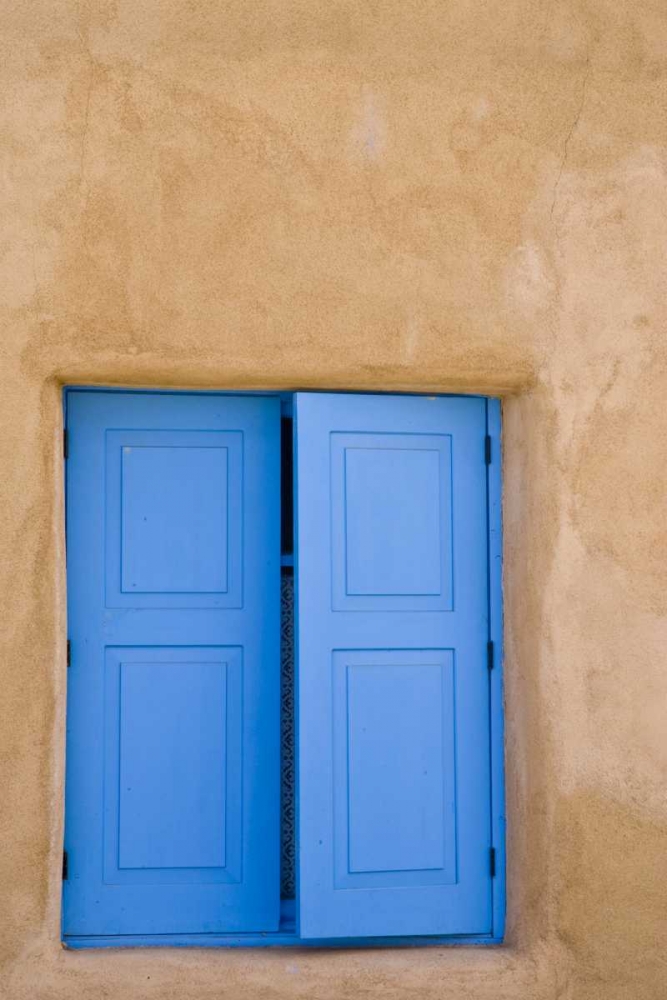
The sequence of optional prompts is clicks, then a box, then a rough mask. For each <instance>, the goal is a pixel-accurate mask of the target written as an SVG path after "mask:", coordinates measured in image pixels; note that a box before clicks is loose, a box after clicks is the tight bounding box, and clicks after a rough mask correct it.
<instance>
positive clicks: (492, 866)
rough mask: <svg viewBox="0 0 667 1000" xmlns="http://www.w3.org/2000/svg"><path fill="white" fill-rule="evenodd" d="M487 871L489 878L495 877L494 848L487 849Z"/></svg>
mask: <svg viewBox="0 0 667 1000" xmlns="http://www.w3.org/2000/svg"><path fill="white" fill-rule="evenodd" d="M489 871H490V872H491V878H495V877H496V849H495V847H490V848H489Z"/></svg>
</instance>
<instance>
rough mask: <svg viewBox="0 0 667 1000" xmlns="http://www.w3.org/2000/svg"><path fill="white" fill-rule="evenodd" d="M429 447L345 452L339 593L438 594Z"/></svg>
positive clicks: (437, 510)
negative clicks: (343, 538) (342, 560)
mask: <svg viewBox="0 0 667 1000" xmlns="http://www.w3.org/2000/svg"><path fill="white" fill-rule="evenodd" d="M441 510H442V501H441V499H440V463H439V455H438V452H437V451H429V450H426V449H424V450H417V449H414V448H413V449H408V448H346V449H345V522H346V526H347V537H346V569H347V581H346V582H347V587H346V590H347V593H348V594H350V595H354V594H372V595H374V594H377V595H381V594H406V595H407V594H418V595H426V594H429V595H433V594H439V593H440V588H441V579H440V570H441V561H440V553H441V549H442V543H441V537H440V535H441V520H440V519H441Z"/></svg>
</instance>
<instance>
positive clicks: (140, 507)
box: [121, 444, 228, 594]
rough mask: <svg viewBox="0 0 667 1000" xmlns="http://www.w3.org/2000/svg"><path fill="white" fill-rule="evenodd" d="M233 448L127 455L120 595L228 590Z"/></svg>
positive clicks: (137, 450) (127, 451)
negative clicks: (229, 465)
mask: <svg viewBox="0 0 667 1000" xmlns="http://www.w3.org/2000/svg"><path fill="white" fill-rule="evenodd" d="M227 476H228V470H227V449H226V448H215V447H213V448H202V447H183V446H181V447H137V446H134V445H129V444H127V445H124V446H123V450H122V525H123V527H122V531H123V537H122V576H121V583H122V590H123V591H124V592H125V593H184V594H192V593H212V592H217V593H225V592H226V591H227V531H228V526H227V519H228V510H227Z"/></svg>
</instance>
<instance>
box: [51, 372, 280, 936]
mask: <svg viewBox="0 0 667 1000" xmlns="http://www.w3.org/2000/svg"><path fill="white" fill-rule="evenodd" d="M68 424H69V460H68V463H67V518H68V527H67V563H68V595H69V597H68V601H69V606H68V614H69V635H70V639H71V644H72V646H71V667H70V669H69V671H68V722H67V785H66V787H67V791H66V835H65V846H66V848H67V850H68V854H69V877H68V879H67V881H66V883H65V888H64V919H63V928H64V933H65V934H66V935H119V934H122V935H126V934H128V935H130V934H142V935H148V934H192V933H201V932H223V931H259V930H275V929H276V928H277V926H278V919H279V874H278V849H279V743H278V726H279V475H280V473H279V433H280V404H279V400H278V399H275V398H268V397H266V398H263V397H234V396H224V395H216V394H196V393H192V394H186V393H176V394H169V393H114V392H94V391H90V392H87V391H71V392H70V393H69V394H68Z"/></svg>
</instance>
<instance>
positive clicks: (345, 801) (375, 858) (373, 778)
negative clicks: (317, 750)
mask: <svg viewBox="0 0 667 1000" xmlns="http://www.w3.org/2000/svg"><path fill="white" fill-rule="evenodd" d="M453 700H454V674H453V656H452V653H451V651H450V650H351V651H337V652H335V653H334V756H335V761H336V774H337V782H336V789H337V793H336V794H337V805H336V809H335V814H336V841H337V843H336V857H337V865H336V868H337V885H338V886H339V887H340V888H353V887H358V888H359V887H362V886H373V885H375V886H383V885H395V886H398V885H401V884H410V885H414V884H416V883H419V884H429V883H443V882H449V881H453V880H454V879H455V865H456V845H455V825H454V816H455V773H454V768H455V760H454V737H455V734H454V721H453V720H454V714H453V708H454V706H453Z"/></svg>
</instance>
